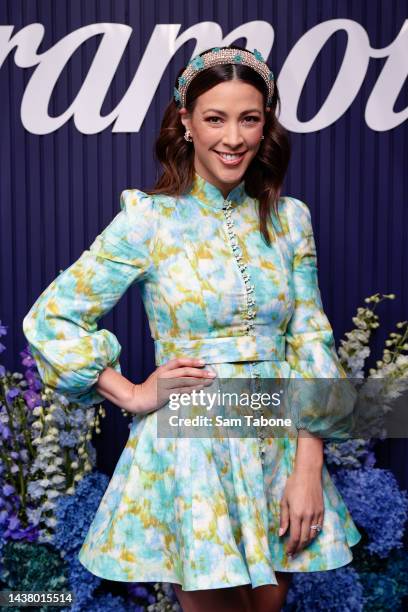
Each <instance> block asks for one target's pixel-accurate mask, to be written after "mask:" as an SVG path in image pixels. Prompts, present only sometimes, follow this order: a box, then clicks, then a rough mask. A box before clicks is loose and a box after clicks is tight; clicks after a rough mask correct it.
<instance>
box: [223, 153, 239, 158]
mask: <svg viewBox="0 0 408 612" xmlns="http://www.w3.org/2000/svg"><path fill="white" fill-rule="evenodd" d="M219 155H221V157H223V158H224V159H227V160H228V159H238V158H239V157H241V155H237V154H236V153H233V154H232V153H219Z"/></svg>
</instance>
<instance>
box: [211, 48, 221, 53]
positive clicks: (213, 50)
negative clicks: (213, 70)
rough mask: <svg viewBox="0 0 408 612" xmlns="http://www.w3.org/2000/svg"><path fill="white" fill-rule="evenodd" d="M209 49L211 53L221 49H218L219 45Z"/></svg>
mask: <svg viewBox="0 0 408 612" xmlns="http://www.w3.org/2000/svg"><path fill="white" fill-rule="evenodd" d="M211 51H212V52H213V53H217V52H218V51H221V49H220V47H213V48H212V49H211Z"/></svg>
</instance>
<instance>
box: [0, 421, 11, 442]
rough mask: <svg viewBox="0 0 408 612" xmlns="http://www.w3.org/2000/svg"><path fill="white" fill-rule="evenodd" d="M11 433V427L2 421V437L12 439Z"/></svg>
mask: <svg viewBox="0 0 408 612" xmlns="http://www.w3.org/2000/svg"><path fill="white" fill-rule="evenodd" d="M10 435H11V434H10V429H9V428H8V427H7V425H3V423H2V422H1V421H0V438H3V440H10Z"/></svg>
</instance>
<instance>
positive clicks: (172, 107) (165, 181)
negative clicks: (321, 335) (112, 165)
mask: <svg viewBox="0 0 408 612" xmlns="http://www.w3.org/2000/svg"><path fill="white" fill-rule="evenodd" d="M221 48H222V49H231V48H232V49H237V50H241V51H243V50H245V48H244V47H240V46H237V45H230V46H229V47H221ZM207 51H210V49H206V50H205V51H203V52H202V53H200V55H202V54H203V53H206V52H207ZM183 71H184V68H182V69H181V70H180V71H179V73H178V75H177V77H176V81H175V87H177V86H178V78H179V76H181V74H182V73H183ZM232 79H239V80H240V81H244V82H245V83H249V84H250V85H253V86H254V87H256V89H258V90H259V91H260V92H261V93H262V95H263V97H264V104H265V107H266V102H267V96H268V91H267V87H266V85H265V82H264V80H263V78H262V77H261V75H260V74H258V73H257V72H256V71H255V70H253V69H252V68H250V67H248V66H245V65H243V64H221V65H216V66H211V67H210V68H206V69H205V70H202V71H200V72H198V73H197V75H196V76H195V77H194V79H193V80H192V82H191V83H190V85H189V87H188V89H187V95H186V108H187V111H188V112H190V113H192V112H193V110H194V107H195V103H196V100H197V98H198V97H199V96H200V95H201V94H203V93H204V92H206V91H208V90H209V89H211V88H212V87H214V86H215V85H218V83H223V82H225V81H230V80H232ZM277 108H279V112H280V108H281V102H280V98H279V92H278V88H277V86H276V82H275V87H274V92H273V98H272V104H271V109H270V111H269V112H266V113H265V125H264V130H263V134H264V136H265V138H264V140H262V141H261V145H260V147H259V150H258V153H257V155H256V156H255V157H254V158H253V159H252V161H251V163H250V164H249V166H248V168H247V170H246V172H245V175H244V180H245V191H246V192H247V194H248V195H249V196H250V197H253V198H257V199H258V201H259V221H260V225H259V231H260V232H261V234H262V235H263V236H264V239H265V241H266V244H267V245H268V246H270V244H271V243H270V237H269V232H268V228H267V218H268V216H269V215H271V213H272V211H273V213H274V214H275V215H276V216H277V217H278V218H279V213H278V200H279V197H280V194H281V188H282V183H283V180H284V177H285V174H286V170H287V167H288V164H289V159H290V152H291V148H290V142H289V136H288V133H287V131H286V129H285V128H284V127H283V126H282V125H281V124H280V123H279V121H278V119H277V116H276V109H277ZM184 133H185V129H184V126H183V124H182V122H181V119H180V115H179V107H178V106H177V104H176V102H175V100H174V98H173V99H172V100H171V102H170V103H169V104H168V106H167V107H166V109H165V111H164V115H163V120H162V124H161V127H160V133H159V136H158V138H157V140H156V143H155V146H154V153H155V157H156V159H157V160H158V161H159V162H160V164H161V165H162V167H163V172H162V174H161V176H160V178H159V179H158V180H157V182H156V184H155V186H154V188H153V189H151V190H150V191H146V193H147V194H149V195H155V194H166V195H169V196H177V195H182V194H185V193H186V192H188V191H189V190H190V188H191V185H192V182H193V178H194V146H192V143H191V142H187V141H186V140H185V139H184ZM279 221H280V219H279Z"/></svg>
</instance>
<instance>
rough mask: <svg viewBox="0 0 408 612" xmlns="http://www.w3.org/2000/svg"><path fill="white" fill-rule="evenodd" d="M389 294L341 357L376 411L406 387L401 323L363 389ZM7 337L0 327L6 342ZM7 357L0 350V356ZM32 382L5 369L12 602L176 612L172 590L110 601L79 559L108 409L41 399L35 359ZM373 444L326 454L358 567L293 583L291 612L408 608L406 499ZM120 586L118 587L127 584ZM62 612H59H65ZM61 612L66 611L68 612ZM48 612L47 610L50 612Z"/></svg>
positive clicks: (125, 593)
mask: <svg viewBox="0 0 408 612" xmlns="http://www.w3.org/2000/svg"><path fill="white" fill-rule="evenodd" d="M394 297H395V296H394V295H393V294H389V295H382V296H380V295H379V294H375V295H374V296H371V297H369V298H367V299H366V303H367V304H373V307H372V308H370V307H369V306H367V307H365V308H358V309H357V314H356V316H355V317H354V318H353V323H354V324H355V329H353V330H352V331H351V332H348V333H347V334H346V339H345V340H342V341H341V346H340V348H339V357H340V360H341V362H342V365H343V366H344V368H345V369H346V371H347V373H348V375H349V377H350V378H355V379H361V385H360V386H359V393H364V392H365V390H366V389H367V388H368V387H366V385H368V383H369V381H370V380H373V379H378V382H379V385H380V386H379V389H380V391H379V395H378V396H377V399H378V398H379V405H380V407H381V410H382V412H381V414H383V415H385V414H386V412H387V407H388V406H389V403H390V402H391V401H392V400H394V399H395V398H396V397H399V395H400V394H402V393H403V392H404V391H406V389H407V387H408V356H407V354H406V353H407V350H408V322H407V321H403V322H400V323H397V329H398V330H399V331H398V332H393V333H391V334H390V335H389V337H388V338H387V340H386V342H385V348H384V351H383V355H382V358H381V360H378V361H377V362H376V367H375V368H370V370H369V372H368V376H367V377H365V372H364V367H365V361H366V359H367V357H368V356H369V355H370V347H369V343H370V339H371V335H372V333H373V331H374V330H375V329H377V328H378V327H379V317H378V314H377V313H376V312H375V309H376V308H377V306H378V304H380V303H381V302H382V301H383V300H385V299H394ZM4 335H6V327H5V326H4V325H1V322H0V337H1V336H4ZM4 349H5V347H4V346H3V344H2V343H1V342H0V353H1V352H2V351H3V350H4ZM20 355H21V360H22V365H23V368H24V374H20V373H11V372H8V371H6V370H5V368H4V367H3V366H2V365H0V490H1V492H2V493H1V496H0V536H1V537H0V583H1V584H2V585H3V588H4V587H6V588H10V589H14V590H24V589H26V590H49V591H51V590H64V591H72V592H73V593H74V597H75V601H74V603H73V605H72V606H71V607H70V608H67V610H68V609H70V610H72V611H74V612H82V611H84V612H85V610H86V611H89V610H92V612H98V611H99V610H101V611H102V610H103V611H104V612H106V611H109V610H117V611H121V610H130V611H135V612H139V611H140V612H142V611H147V612H153V610H154V611H155V612H156V611H157V612H160V611H163V612H164V611H180V610H181V607H180V605H179V603H178V601H177V599H176V596H175V594H174V592H173V589H172V588H171V585H169V584H166V583H154V584H153V583H126V584H122V585H121V588H122V590H121V592H120V593H119V594H118V593H115V594H114V593H112V592H111V591H110V590H109V586H108V585H106V584H105V583H106V581H103V580H101V579H100V578H98V577H97V576H95V575H93V574H91V573H90V572H88V571H87V570H86V569H85V568H84V567H83V566H82V565H81V564H80V563H79V561H78V559H77V554H78V552H79V548H80V546H81V545H82V542H83V540H84V539H85V535H86V533H87V531H88V528H89V525H90V523H91V521H92V519H93V517H94V515H95V512H96V510H97V508H98V505H99V503H100V501H101V498H102V495H103V493H104V491H105V490H106V487H107V485H108V481H109V479H108V477H107V476H106V475H104V474H102V473H100V472H98V471H97V470H96V469H95V460H96V457H95V449H94V447H93V446H92V443H91V440H92V436H93V434H98V433H99V432H100V419H101V418H103V417H104V416H105V411H104V409H103V407H102V406H98V407H97V408H95V407H86V408H84V407H82V406H81V407H79V406H78V405H77V404H73V403H69V402H68V401H67V400H66V398H65V397H64V396H62V395H60V394H57V393H55V392H54V391H53V390H52V389H49V388H45V387H44V386H43V384H42V381H41V379H40V378H39V375H38V372H37V370H36V365H35V362H34V359H33V358H32V356H31V354H30V352H29V350H28V349H27V348H26V349H25V350H23V351H22V352H21V353H20ZM374 445H375V439H363V438H362V439H350V440H347V441H343V442H327V443H325V450H324V452H325V460H326V463H327V465H328V468H329V470H330V472H331V474H332V477H333V480H334V482H335V484H336V486H337V487H338V489H339V491H340V492H341V494H342V496H343V498H344V500H345V502H346V504H347V506H348V508H349V509H350V512H351V514H352V516H353V519H354V520H355V522H356V524H357V526H358V528H359V530H361V532H362V533H363V539H362V541H361V542H360V543H359V544H358V545H357V546H356V547H354V548H353V555H354V560H353V566H352V567H343V568H339V569H338V570H333V571H332V572H311V573H300V574H296V575H295V576H294V579H293V581H292V585H291V588H290V590H289V593H288V598H287V602H286V604H285V607H284V610H285V612H289V611H291V612H292V611H294V610H305V609H312V610H320V609H321V610H323V609H324V610H336V612H338V611H342V610H345V611H346V610H347V611H348V610H356V611H358V610H363V609H366V608H367V607H370V608H371V609H373V610H383V609H390V603H391V604H392V605H391V608H392V609H398V606H400V605H401V602H402V600H403V598H404V597H407V596H408V578H407V576H408V558H407V555H406V553H405V551H404V550H403V549H402V538H403V534H404V529H405V523H406V520H407V516H408V496H407V492H406V491H401V490H400V489H399V487H398V484H397V482H396V480H395V478H394V476H393V474H392V473H391V472H390V471H388V470H382V469H379V468H376V467H375V462H376V460H375V454H374ZM120 584H121V583H120ZM58 609H59V610H61V608H58ZM62 609H63V608H62ZM45 610H47V611H48V612H52V610H51V611H50V608H49V607H47V608H45V607H44V611H45Z"/></svg>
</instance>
